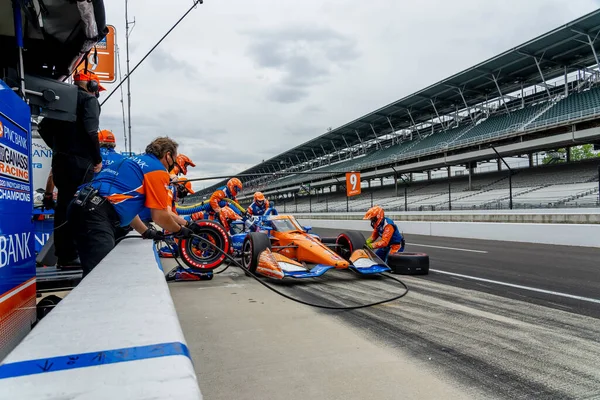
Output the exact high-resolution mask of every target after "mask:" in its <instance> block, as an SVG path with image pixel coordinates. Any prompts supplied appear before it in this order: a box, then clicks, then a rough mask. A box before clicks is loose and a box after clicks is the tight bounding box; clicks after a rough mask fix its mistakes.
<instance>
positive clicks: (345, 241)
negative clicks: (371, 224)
mask: <svg viewBox="0 0 600 400" xmlns="http://www.w3.org/2000/svg"><path fill="white" fill-rule="evenodd" d="M365 242H366V240H365V237H364V236H363V234H362V233H360V232H358V231H346V232H342V233H340V234H339V235H338V237H337V238H336V240H335V244H337V246H336V248H335V252H336V253H338V255H339V256H340V257H342V258H344V259H345V260H349V259H350V256H351V255H352V253H354V251H355V250H358V249H362V248H363V247H364V246H365Z"/></svg>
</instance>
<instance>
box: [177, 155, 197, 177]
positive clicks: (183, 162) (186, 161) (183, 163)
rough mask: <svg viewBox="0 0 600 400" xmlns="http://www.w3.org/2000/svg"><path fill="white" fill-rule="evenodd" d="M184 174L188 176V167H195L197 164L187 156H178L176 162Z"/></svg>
mask: <svg viewBox="0 0 600 400" xmlns="http://www.w3.org/2000/svg"><path fill="white" fill-rule="evenodd" d="M175 161H176V162H177V165H178V166H179V169H180V171H181V173H182V174H184V175H187V167H188V165H189V166H190V167H195V166H196V164H194V162H193V161H192V160H191V159H190V158H189V157H188V156H186V155H185V154H178V155H177V159H176V160H175Z"/></svg>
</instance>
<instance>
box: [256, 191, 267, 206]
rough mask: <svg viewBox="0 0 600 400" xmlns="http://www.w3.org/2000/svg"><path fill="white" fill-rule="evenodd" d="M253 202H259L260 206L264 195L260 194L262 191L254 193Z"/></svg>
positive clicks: (263, 200)
mask: <svg viewBox="0 0 600 400" xmlns="http://www.w3.org/2000/svg"><path fill="white" fill-rule="evenodd" d="M254 202H255V203H256V204H260V205H261V206H262V205H263V203H264V202H265V195H264V194H262V192H256V193H254Z"/></svg>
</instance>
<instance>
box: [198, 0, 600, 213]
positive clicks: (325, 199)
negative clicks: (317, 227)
mask: <svg viewBox="0 0 600 400" xmlns="http://www.w3.org/2000/svg"><path fill="white" fill-rule="evenodd" d="M599 35H600V10H599V11H595V12H593V13H590V14H588V15H586V16H583V17H581V18H579V19H577V20H574V21H572V22H570V23H568V24H566V25H564V26H561V27H559V28H557V29H554V30H552V31H550V32H548V33H546V34H544V35H542V36H539V37H537V38H535V39H533V40H530V41H528V42H526V43H523V44H522V45H520V46H517V47H515V48H513V49H511V50H508V51H506V52H504V53H502V54H499V55H497V56H496V57H493V58H491V59H489V60H487V61H484V62H482V63H480V64H478V65H475V66H473V67H471V68H469V69H467V70H465V71H462V72H460V73H458V74H455V75H453V76H451V77H448V78H446V79H444V80H443V81H441V82H438V83H435V84H433V85H431V86H429V87H427V88H424V89H422V90H420V91H418V92H416V93H413V94H411V95H409V96H406V97H404V98H402V99H400V100H397V101H395V102H393V103H391V104H388V105H386V106H384V107H381V108H379V109H377V110H375V111H373V112H371V113H369V114H367V115H364V116H362V117H360V118H357V119H356V120H354V121H351V122H349V123H347V124H345V125H343V126H341V127H339V128H336V129H333V130H330V131H328V132H327V133H325V134H322V135H320V136H318V137H316V138H314V139H312V140H311V141H309V142H306V143H303V144H301V145H299V146H296V147H294V148H292V149H290V150H288V151H286V152H284V153H281V154H279V155H277V156H275V157H272V158H271V159H269V160H266V161H264V162H262V163H260V164H258V165H255V166H253V167H252V168H249V169H247V170H245V171H243V172H241V173H240V179H242V181H243V183H244V186H245V187H244V193H245V195H246V196H248V199H247V200H246V201H249V197H251V195H252V193H253V192H254V191H257V190H260V191H262V192H264V193H265V194H266V195H267V196H268V197H269V198H270V199H276V203H277V206H278V208H280V209H282V210H283V209H285V210H286V211H296V212H336V211H363V210H365V209H366V208H368V207H369V206H370V205H371V204H373V203H376V204H380V205H382V206H384V207H386V209H390V210H398V211H403V210H448V209H502V208H530V207H531V208H537V207H588V206H597V205H599V204H600V202H599V198H598V196H599V168H600V158H591V159H588V160H578V161H576V160H574V159H572V152H571V148H572V147H574V146H580V145H584V144H592V145H594V149H595V150H600V63H599V60H598V53H600V40H599V39H598V36H599ZM558 149H562V150H561V151H558ZM348 171H360V173H361V180H362V188H363V189H362V194H361V195H359V196H355V197H352V198H347V197H346V190H345V173H346V172H348ZM222 184H223V182H221V183H219V184H218V185H214V186H212V187H209V188H206V189H204V190H202V191H199V192H198V194H197V196H201V197H203V196H207V195H208V194H209V193H210V192H212V191H213V190H214V189H215V188H216V187H217V186H219V185H222Z"/></svg>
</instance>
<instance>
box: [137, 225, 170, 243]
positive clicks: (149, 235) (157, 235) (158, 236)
mask: <svg viewBox="0 0 600 400" xmlns="http://www.w3.org/2000/svg"><path fill="white" fill-rule="evenodd" d="M142 238H144V239H152V240H163V239H164V238H165V235H164V234H163V233H162V232H159V231H157V230H156V229H154V228H152V227H151V228H148V229H146V230H145V231H144V233H142Z"/></svg>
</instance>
